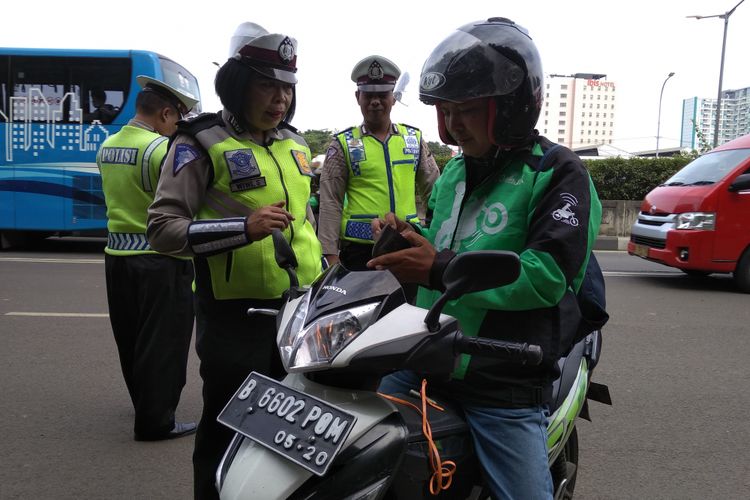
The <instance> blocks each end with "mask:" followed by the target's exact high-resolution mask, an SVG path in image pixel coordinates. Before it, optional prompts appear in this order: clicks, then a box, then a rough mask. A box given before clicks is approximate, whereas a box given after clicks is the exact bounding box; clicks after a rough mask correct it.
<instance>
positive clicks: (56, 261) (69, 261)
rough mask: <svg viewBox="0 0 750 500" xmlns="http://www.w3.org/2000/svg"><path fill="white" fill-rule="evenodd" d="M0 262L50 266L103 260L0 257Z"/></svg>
mask: <svg viewBox="0 0 750 500" xmlns="http://www.w3.org/2000/svg"><path fill="white" fill-rule="evenodd" d="M0 262H40V263H52V264H60V263H63V264H104V259H40V258H34V257H0Z"/></svg>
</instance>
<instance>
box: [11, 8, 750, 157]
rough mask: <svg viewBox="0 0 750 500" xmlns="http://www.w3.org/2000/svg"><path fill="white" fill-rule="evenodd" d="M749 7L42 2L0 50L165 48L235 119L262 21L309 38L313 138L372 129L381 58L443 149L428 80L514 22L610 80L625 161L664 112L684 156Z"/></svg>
mask: <svg viewBox="0 0 750 500" xmlns="http://www.w3.org/2000/svg"><path fill="white" fill-rule="evenodd" d="M738 2H739V0H600V1H591V0H588V1H583V0H536V1H534V0H525V1H523V0H516V1H507V0H494V1H493V0H460V1H453V2H446V1H444V0H431V1H416V0H412V1H409V0H398V1H392V0H379V1H372V2H361V1H359V2H351V1H349V2H344V1H333V0H317V1H316V0H286V1H275V2H259V1H257V0H249V1H248V0H246V1H244V2H239V1H227V0H213V1H211V2H172V1H158V0H157V1H154V0H148V1H146V0H129V1H127V2H105V1H102V0H99V1H90V0H66V1H65V2H60V1H57V0H55V1H51V0H36V1H35V2H33V3H32V4H26V3H25V2H20V1H14V0H7V1H6V2H4V3H3V9H2V10H3V20H4V23H3V28H2V29H1V30H0V46H4V47H39V48H42V47H44V48H107V49H142V50H152V51H155V52H158V53H160V54H162V55H164V56H167V57H169V58H171V59H173V60H175V61H176V62H178V63H180V64H182V65H183V66H185V67H186V68H187V69H188V70H189V71H190V72H191V73H193V74H194V75H195V76H196V77H197V78H198V82H199V85H200V90H201V94H202V101H203V110H204V111H218V110H219V109H220V108H221V104H220V102H219V99H218V97H217V96H216V95H215V92H214V87H213V79H214V75H215V73H216V69H217V67H216V65H214V64H213V62H218V63H219V64H223V63H224V61H226V59H227V57H228V50H229V39H230V37H231V35H232V34H233V32H234V30H235V29H236V28H237V26H238V25H239V24H240V23H242V22H245V21H252V22H255V23H258V24H260V25H262V26H263V27H265V28H266V29H267V30H268V31H270V32H277V33H284V34H287V35H290V36H292V37H294V38H296V39H297V41H298V58H297V66H298V68H299V69H298V72H297V77H298V79H299V83H298V85H297V112H296V115H295V118H294V120H293V122H292V124H293V125H294V126H295V127H297V128H298V129H299V130H301V131H305V130H310V129H328V130H332V131H338V130H343V129H345V128H348V127H350V126H353V125H357V124H359V123H360V122H361V120H362V116H361V114H360V111H359V107H358V106H357V103H356V101H355V97H354V91H355V90H356V88H355V84H354V83H353V82H352V81H351V79H350V75H351V70H352V68H353V67H354V65H355V64H356V63H357V62H358V61H359V60H360V59H362V58H364V57H366V56H369V55H372V54H379V55H382V56H385V57H387V58H389V59H391V60H392V61H394V62H395V63H396V64H397V65H398V66H399V67H400V68H401V70H402V71H403V72H408V73H409V75H410V77H411V78H410V80H411V83H410V84H409V86H408V87H407V88H406V93H405V95H404V99H403V100H404V103H405V104H406V105H402V104H397V105H396V106H395V107H394V109H393V112H392V115H391V117H392V119H393V120H394V121H398V122H403V123H407V124H409V125H413V126H416V127H419V128H420V129H422V131H423V134H424V137H425V139H426V140H428V141H439V136H438V133H437V126H436V120H435V110H434V108H433V107H431V106H426V105H424V104H422V103H421V102H419V99H418V80H419V73H420V70H421V68H422V64H423V63H424V61H425V59H426V58H427V56H428V55H429V54H430V52H431V51H432V49H433V48H434V47H435V46H436V45H437V44H438V43H439V42H440V41H441V40H442V39H443V38H445V37H447V36H448V35H449V34H450V33H451V32H453V31H454V30H455V29H456V28H458V27H459V26H461V25H463V24H466V23H470V22H472V21H476V20H480V19H486V18H488V17H495V16H498V17H507V18H510V19H512V20H513V21H515V22H516V23H518V24H520V25H522V26H524V27H525V28H526V29H527V30H528V31H529V33H530V35H531V37H532V38H533V39H534V41H535V43H536V45H537V48H538V50H539V52H540V54H541V58H542V64H543V68H544V72H545V74H566V75H567V74H572V73H603V74H606V75H607V79H608V80H609V81H612V82H614V83H615V85H616V87H617V100H618V101H617V102H618V107H619V109H618V111H617V114H616V124H615V131H614V132H615V135H614V141H615V143H616V144H618V145H619V147H621V148H622V149H624V150H628V151H638V150H644V149H653V148H654V147H655V143H656V135H657V122H658V121H659V120H658V118H659V97H660V92H661V90H662V85H663V84H664V81H665V79H666V78H667V75H668V74H669V73H670V72H674V73H675V75H674V77H672V78H671V79H669V81H668V82H667V83H666V85H664V92H663V98H662V104H661V122H660V123H661V126H660V127H659V130H660V134H659V135H660V136H661V139H660V148H667V147H675V146H678V145H679V139H680V126H681V119H682V100H683V99H686V98H691V97H696V96H697V97H701V98H713V99H715V98H716V96H717V92H718V85H719V67H720V61H721V46H722V37H723V32H724V21H723V20H722V19H720V18H709V19H701V20H696V19H689V18H686V16H689V15H702V16H710V15H717V14H724V13H725V12H727V11H728V10H730V9H731V8H732V7H734V6H735V5H736V4H737V3H738ZM748 47H750V1H749V2H746V3H743V4H742V5H740V6H739V7H738V9H737V10H736V11H735V12H734V14H732V15H731V17H730V18H729V25H728V32H727V44H726V54H725V60H724V78H723V85H722V88H723V89H725V90H727V89H737V88H744V87H750V65H748V64H747V62H746V60H747V57H746V56H743V54H745V52H744V50H747V48H748Z"/></svg>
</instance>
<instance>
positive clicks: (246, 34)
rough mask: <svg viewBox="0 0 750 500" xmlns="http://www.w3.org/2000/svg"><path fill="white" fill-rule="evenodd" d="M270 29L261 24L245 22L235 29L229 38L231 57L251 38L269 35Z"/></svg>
mask: <svg viewBox="0 0 750 500" xmlns="http://www.w3.org/2000/svg"><path fill="white" fill-rule="evenodd" d="M267 34H268V31H267V30H266V29H265V28H264V27H263V26H261V25H260V24H256V23H251V22H244V23H242V24H240V25H239V26H237V29H236V30H234V34H232V38H230V39H229V57H233V56H235V55H236V54H237V52H238V51H239V50H240V49H241V48H242V47H243V46H244V45H245V44H246V43H247V42H249V41H250V40H253V39H255V38H258V37H259V36H262V35H267Z"/></svg>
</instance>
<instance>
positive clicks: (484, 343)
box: [454, 335, 542, 366]
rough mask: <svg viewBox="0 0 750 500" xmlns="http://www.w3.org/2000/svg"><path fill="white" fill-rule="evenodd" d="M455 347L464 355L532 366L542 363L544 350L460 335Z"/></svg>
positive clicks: (516, 343) (514, 343) (522, 344)
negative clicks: (474, 355)
mask: <svg viewBox="0 0 750 500" xmlns="http://www.w3.org/2000/svg"><path fill="white" fill-rule="evenodd" d="M454 346H455V349H456V352H459V353H463V354H476V355H477V356H483V357H488V358H495V359H501V360H503V361H509V362H513V363H519V364H526V365H532V366H536V365H538V364H540V363H541V362H542V348H541V347H539V346H538V345H535V344H527V343H520V342H507V341H505V340H494V339H488V338H485V337H465V336H463V335H458V336H457V337H456V340H455V344H454Z"/></svg>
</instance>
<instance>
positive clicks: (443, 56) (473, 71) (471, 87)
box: [419, 30, 526, 104]
mask: <svg viewBox="0 0 750 500" xmlns="http://www.w3.org/2000/svg"><path fill="white" fill-rule="evenodd" d="M519 59H520V60H523V59H522V58H521V57H520V56H519ZM525 77H526V74H525V70H524V69H523V68H522V67H521V66H520V65H519V64H517V63H516V62H514V61H513V60H511V59H509V58H508V57H506V56H505V55H503V54H502V53H501V52H500V51H498V50H497V49H496V48H495V47H493V46H492V44H488V43H486V42H483V41H482V40H480V39H479V38H477V37H475V36H474V35H472V34H470V33H467V32H465V31H460V30H459V31H456V32H454V33H453V34H452V35H450V36H449V37H448V38H446V39H445V40H443V41H442V42H441V43H440V45H438V46H437V47H436V48H435V50H433V51H432V54H430V57H428V58H427V61H425V63H424V66H423V67H422V76H421V77H420V81H419V98H420V100H421V101H423V102H425V103H426V104H434V103H435V102H436V101H451V102H464V101H468V100H471V99H476V98H480V97H490V96H498V95H506V94H509V93H511V92H513V91H514V90H516V89H517V88H518V87H519V86H521V84H522V83H523V82H524V78H525Z"/></svg>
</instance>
